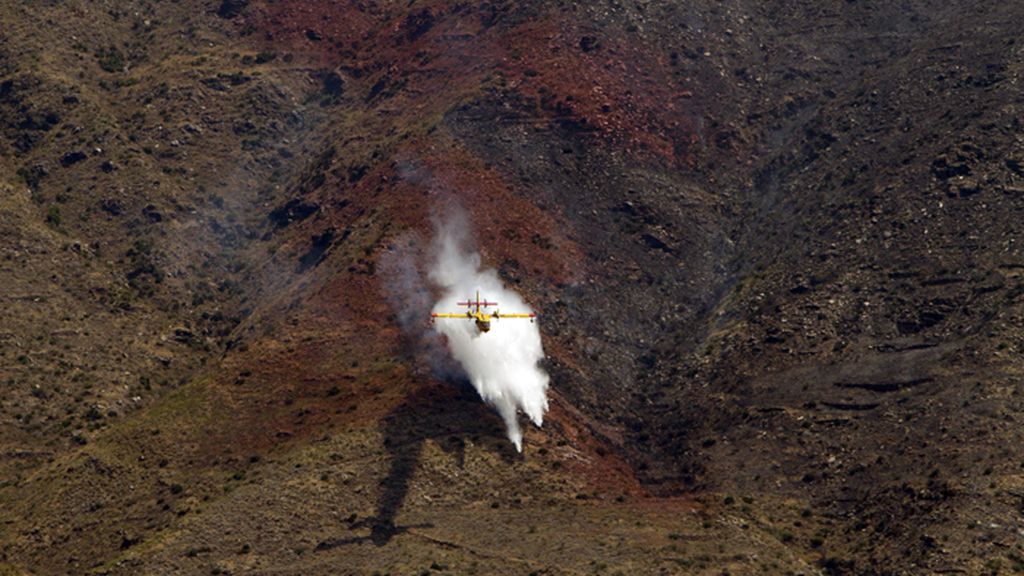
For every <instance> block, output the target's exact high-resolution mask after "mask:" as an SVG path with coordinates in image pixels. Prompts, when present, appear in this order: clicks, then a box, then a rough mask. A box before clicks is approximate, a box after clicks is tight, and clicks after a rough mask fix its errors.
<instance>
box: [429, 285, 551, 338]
mask: <svg viewBox="0 0 1024 576" xmlns="http://www.w3.org/2000/svg"><path fill="white" fill-rule="evenodd" d="M456 304H458V305H459V306H466V307H467V308H472V307H474V306H475V307H476V311H475V312H474V311H472V310H466V311H465V312H464V313H462V314H434V313H431V314H430V321H431V322H433V321H434V319H435V318H465V319H467V320H475V321H476V327H477V328H478V329H479V330H480V332H489V331H490V330H491V319H492V318H493V319H495V320H498V319H499V318H529V319H530V322H533V319H534V318H536V317H537V315H536V314H534V313H533V312H530V313H529V314H500V313H498V311H497V310H495V311H494V312H493V313H487V312H481V311H480V308H487V307H490V306H497V305H498V303H497V302H488V301H487V299H486V298H485V299H484V300H483V302H481V301H480V291H479V290H477V292H476V301H475V302H474V301H470V300H466V301H465V302H456Z"/></svg>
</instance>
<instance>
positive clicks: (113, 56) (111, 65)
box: [96, 46, 125, 72]
mask: <svg viewBox="0 0 1024 576" xmlns="http://www.w3.org/2000/svg"><path fill="white" fill-rule="evenodd" d="M96 59H97V60H98V61H99V65H100V68H101V69H102V70H103V71H104V72H120V71H122V70H124V65H125V60H124V55H123V54H121V51H120V50H118V49H117V48H116V47H114V46H111V47H109V48H106V49H104V50H100V51H99V52H97V53H96Z"/></svg>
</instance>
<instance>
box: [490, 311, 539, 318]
mask: <svg viewBox="0 0 1024 576" xmlns="http://www.w3.org/2000/svg"><path fill="white" fill-rule="evenodd" d="M494 317H495V318H536V317H537V315H536V314H533V313H530V314H505V313H504V312H502V313H501V314H495V315H494Z"/></svg>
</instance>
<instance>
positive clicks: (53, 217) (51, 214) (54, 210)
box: [46, 206, 61, 227]
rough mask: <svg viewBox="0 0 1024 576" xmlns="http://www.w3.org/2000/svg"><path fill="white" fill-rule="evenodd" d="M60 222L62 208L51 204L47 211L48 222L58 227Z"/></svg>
mask: <svg viewBox="0 0 1024 576" xmlns="http://www.w3.org/2000/svg"><path fill="white" fill-rule="evenodd" d="M60 222H61V219H60V208H58V207H56V206H50V208H49V209H48V210H47V211H46V223H47V224H49V225H50V226H53V227H57V226H60Z"/></svg>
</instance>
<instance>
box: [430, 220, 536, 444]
mask: <svg viewBox="0 0 1024 576" xmlns="http://www.w3.org/2000/svg"><path fill="white" fill-rule="evenodd" d="M434 224H435V227H436V232H437V235H436V237H435V239H434V247H433V248H434V252H435V254H434V260H433V264H432V265H431V268H430V272H429V276H428V277H429V280H430V282H431V283H432V284H434V285H435V286H436V287H437V288H439V289H440V290H441V292H442V295H441V297H440V299H439V300H438V301H437V303H436V304H435V305H434V308H433V312H435V313H451V312H464V311H465V310H466V307H465V306H462V307H461V308H460V307H459V306H458V305H457V304H456V302H458V301H465V300H467V299H468V300H473V299H474V298H475V297H476V292H477V291H478V290H479V291H480V299H481V300H484V299H486V300H488V301H490V302H497V303H498V306H494V307H490V308H488V311H489V312H494V311H495V310H499V311H503V312H505V313H528V312H530V308H529V306H528V305H527V304H526V303H525V302H523V299H522V298H520V297H519V295H518V294H516V293H515V292H513V291H512V290H509V289H507V288H505V286H504V285H503V284H502V283H501V280H499V279H498V274H497V272H495V271H494V270H491V269H485V270H481V268H480V255H479V254H477V253H476V252H475V251H474V250H473V248H472V242H471V240H470V234H469V225H468V222H467V220H466V217H465V215H464V214H463V213H462V212H461V211H458V210H454V211H453V210H446V212H445V218H444V219H443V220H442V219H440V218H436V219H435V222H434ZM434 329H435V330H436V331H437V332H439V333H441V334H443V335H444V336H445V337H446V339H447V343H448V348H449V350H450V351H451V355H452V357H454V358H455V359H456V360H458V362H459V363H460V364H461V365H462V367H463V369H464V370H465V371H466V375H467V376H468V377H469V380H470V382H472V384H473V387H474V388H476V391H477V392H479V393H480V397H481V398H483V400H484V402H486V403H487V404H490V405H491V406H493V407H494V408H495V409H496V410H497V411H498V413H499V414H500V415H501V417H502V419H504V421H505V426H506V429H507V431H508V438H509V440H511V441H512V443H513V444H515V446H516V449H517V450H519V451H520V452H522V449H523V448H522V447H523V432H522V430H521V429H520V427H519V422H518V419H517V410H522V411H523V412H524V413H525V414H526V415H527V416H529V417H530V420H532V421H533V423H534V424H536V425H537V426H540V425H541V424H542V422H543V419H544V413H545V412H546V411H547V409H548V399H547V390H548V375H547V374H546V373H545V372H544V371H543V370H542V369H541V368H540V367H539V366H538V362H540V360H541V359H542V358H543V357H544V350H543V348H542V347H541V340H540V331H539V330H538V328H537V325H536V324H534V323H533V322H531V321H529V320H526V319H515V318H506V319H500V318H499V319H494V320H492V321H491V330H490V332H487V333H486V334H483V333H480V332H479V330H478V329H477V328H476V325H475V324H474V322H473V321H471V320H469V319H461V318H449V319H444V318H439V319H437V320H436V321H435V323H434Z"/></svg>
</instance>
